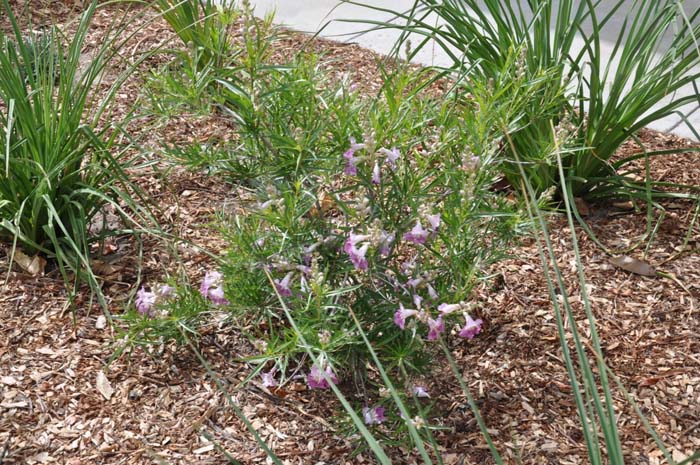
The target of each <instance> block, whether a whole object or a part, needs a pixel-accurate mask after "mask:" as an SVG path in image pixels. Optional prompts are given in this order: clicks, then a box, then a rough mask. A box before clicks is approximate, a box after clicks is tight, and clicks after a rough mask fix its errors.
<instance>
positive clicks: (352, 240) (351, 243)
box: [343, 231, 370, 254]
mask: <svg viewBox="0 0 700 465" xmlns="http://www.w3.org/2000/svg"><path fill="white" fill-rule="evenodd" d="M369 238H370V236H369V235H368V234H355V233H354V232H352V231H350V236H349V237H348V238H347V239H346V240H345V244H344V245H343V250H344V251H345V253H346V254H350V253H351V251H352V250H353V249H355V248H357V244H358V243H360V242H363V241H366V240H368V239H369Z"/></svg>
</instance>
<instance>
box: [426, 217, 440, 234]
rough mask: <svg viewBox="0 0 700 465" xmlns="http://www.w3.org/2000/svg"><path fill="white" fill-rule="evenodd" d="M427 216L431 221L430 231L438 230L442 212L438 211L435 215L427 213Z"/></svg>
mask: <svg viewBox="0 0 700 465" xmlns="http://www.w3.org/2000/svg"><path fill="white" fill-rule="evenodd" d="M425 218H426V219H427V220H428V223H430V231H431V232H435V231H437V230H438V228H439V227H440V214H439V213H437V214H435V215H427V216H426V217H425Z"/></svg>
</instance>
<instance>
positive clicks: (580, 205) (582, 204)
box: [574, 197, 591, 216]
mask: <svg viewBox="0 0 700 465" xmlns="http://www.w3.org/2000/svg"><path fill="white" fill-rule="evenodd" d="M574 204H575V205H576V209H577V210H578V212H579V214H580V215H581V216H589V215H590V214H591V209H590V207H589V206H588V203H586V201H585V200H583V199H582V198H581V197H574Z"/></svg>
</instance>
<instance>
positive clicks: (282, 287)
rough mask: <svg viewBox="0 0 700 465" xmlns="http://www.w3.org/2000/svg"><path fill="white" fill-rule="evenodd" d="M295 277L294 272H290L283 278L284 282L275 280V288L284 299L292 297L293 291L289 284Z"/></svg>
mask: <svg viewBox="0 0 700 465" xmlns="http://www.w3.org/2000/svg"><path fill="white" fill-rule="evenodd" d="M293 275H294V272H292V271H290V272H289V273H287V275H286V276H285V277H284V278H282V280H279V279H273V282H274V283H275V288H276V289H277V292H279V294H280V295H281V296H282V297H291V296H292V289H291V288H290V287H289V283H290V282H291V280H292V276H293Z"/></svg>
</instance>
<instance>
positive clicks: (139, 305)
mask: <svg viewBox="0 0 700 465" xmlns="http://www.w3.org/2000/svg"><path fill="white" fill-rule="evenodd" d="M155 303H156V295H155V294H154V293H153V292H148V291H146V289H144V288H143V287H142V288H141V290H139V291H138V292H137V293H136V302H135V305H136V310H138V312H139V313H140V314H141V315H146V316H150V317H152V316H153V315H154V313H153V306H154V305H155Z"/></svg>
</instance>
